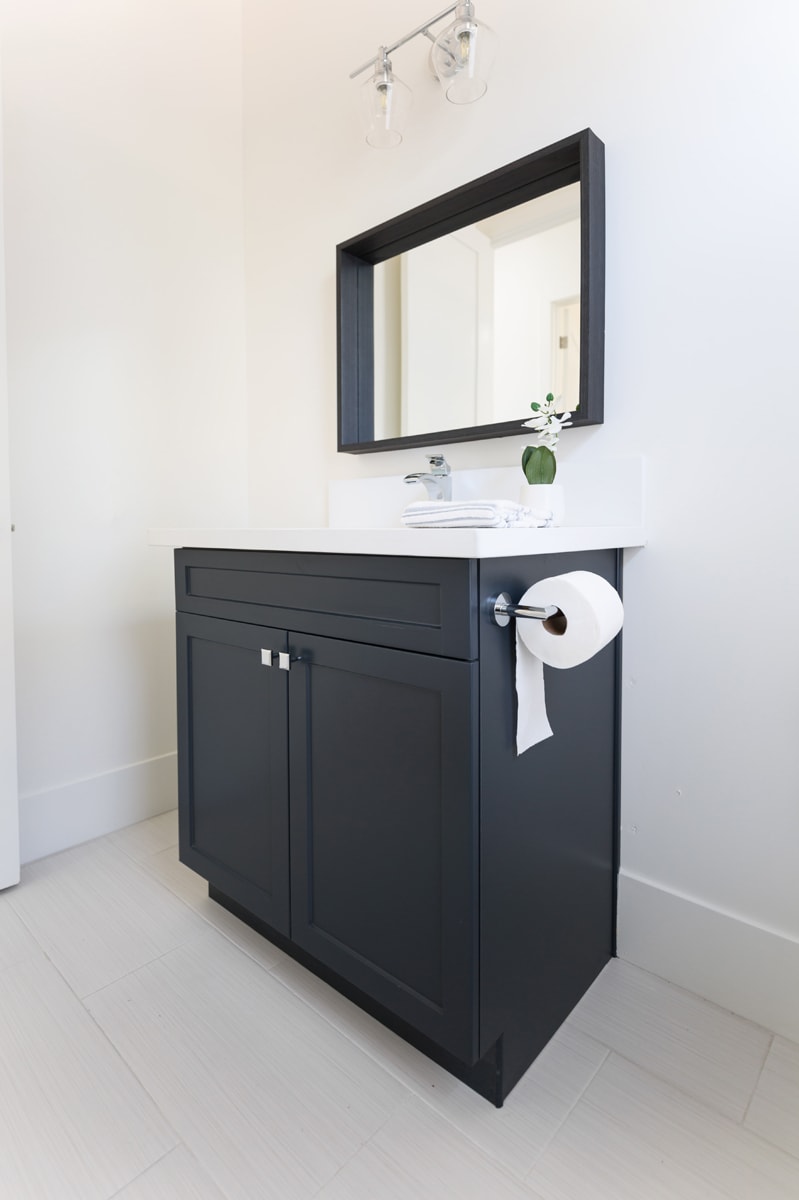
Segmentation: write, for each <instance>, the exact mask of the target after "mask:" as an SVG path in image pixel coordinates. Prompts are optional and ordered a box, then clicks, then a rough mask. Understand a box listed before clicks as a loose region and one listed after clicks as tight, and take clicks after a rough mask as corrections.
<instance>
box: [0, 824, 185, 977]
mask: <svg viewBox="0 0 799 1200" xmlns="http://www.w3.org/2000/svg"><path fill="white" fill-rule="evenodd" d="M10 899H11V904H12V907H13V908H14V910H15V912H16V913H17V914H18V916H20V917H21V918H22V920H23V921H24V923H25V925H26V926H27V927H28V929H29V930H30V932H31V933H32V934H33V936H34V937H35V938H36V940H37V942H38V943H39V945H40V946H41V947H42V949H43V950H44V951H45V952H46V954H47V955H48V957H49V958H51V959H52V961H53V963H54V964H55V966H56V967H58V969H59V971H61V973H62V974H63V976H64V978H65V979H66V980H67V982H68V983H69V985H70V986H71V987H72V988H74V990H75V992H76V993H77V994H78V995H79V996H87V995H89V994H90V993H91V992H93V991H96V990H97V989H98V988H101V987H104V986H105V985H106V984H107V983H110V982H111V981H112V980H114V979H120V978H121V977H122V976H123V975H126V974H127V973H128V972H129V971H133V970H135V969H136V967H139V966H141V965H142V964H143V963H146V962H149V961H150V960H151V959H154V958H158V957H159V956H160V955H162V954H165V953H166V952H167V950H171V949H173V948H174V947H175V946H179V945H180V944H181V942H184V941H185V940H186V939H187V938H189V937H191V936H192V934H194V933H197V932H198V931H199V930H200V929H202V928H204V926H203V925H202V922H201V921H200V920H199V918H198V917H197V915H196V914H195V913H193V912H191V911H190V909H188V908H187V907H186V905H185V904H182V903H181V902H180V901H179V900H178V899H177V898H176V897H175V896H173V895H172V894H171V893H170V892H169V891H167V889H166V888H164V887H162V886H161V885H159V884H158V883H157V882H156V881H155V880H154V879H153V878H152V876H150V875H148V874H146V872H144V871H143V870H142V869H141V867H139V866H138V865H137V864H136V863H134V862H132V861H131V859H129V858H128V857H127V856H126V855H125V854H123V853H122V852H121V851H119V850H117V849H115V848H114V847H113V846H110V845H108V844H105V843H103V842H89V843H87V844H86V845H85V846H78V847H76V849H74V850H67V851H65V852H64V853H63V854H56V855H53V857H52V858H42V859H40V860H39V861H38V862H35V863H32V864H30V866H27V867H24V868H23V874H22V882H21V883H20V884H19V886H18V887H17V888H15V889H14V892H13V895H12V896H11V897H10Z"/></svg>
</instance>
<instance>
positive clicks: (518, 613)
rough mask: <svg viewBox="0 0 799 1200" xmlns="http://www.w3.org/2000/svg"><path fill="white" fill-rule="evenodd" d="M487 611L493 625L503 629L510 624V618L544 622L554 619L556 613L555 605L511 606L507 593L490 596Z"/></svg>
mask: <svg viewBox="0 0 799 1200" xmlns="http://www.w3.org/2000/svg"><path fill="white" fill-rule="evenodd" d="M488 611H489V613H490V614H491V620H492V621H493V622H494V624H495V625H499V627H500V628H501V629H504V628H505V626H506V625H509V624H510V619H511V617H523V618H524V619H525V620H533V621H546V620H548V618H549V617H554V616H555V615H556V613H557V612H558V608H557V606H556V605H555V604H543V605H541V606H537V605H534V604H511V599H510V596H509V595H508V593H507V592H500V593H499V595H498V596H492V597H491V599H490V600H489V601H488Z"/></svg>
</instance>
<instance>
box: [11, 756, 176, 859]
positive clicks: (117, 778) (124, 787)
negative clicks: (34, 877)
mask: <svg viewBox="0 0 799 1200" xmlns="http://www.w3.org/2000/svg"><path fill="white" fill-rule="evenodd" d="M177 802H178V785H177V754H176V753H172V754H162V755H160V756H159V757H158V758H150V759H147V760H146V761H145V762H139V763H132V764H131V765H130V766H127V767H120V768H119V769H118V770H116V771H104V772H103V774H101V775H94V776H92V778H91V779H80V780H78V781H77V782H76V783H68V784H65V785H63V786H61V787H57V788H50V789H48V790H47V791H44V792H35V793H33V794H31V795H28V796H20V799H19V838H20V858H21V860H22V862H23V863H27V862H33V860H34V859H37V858H44V856H45V855H46V854H55V853H57V852H58V851H59V850H66V849H67V848H68V847H69V846H77V845H79V844H80V843H81V842H88V841H91V839H92V838H96V837H102V835H103V834H105V833H112V832H113V831H114V830H115V829H123V828H124V827H125V826H126V825H133V824H135V823H136V822H137V821H144V820H146V819H147V817H156V816H158V814H159V813H163V812H168V811H169V810H170V809H172V808H176V807H177Z"/></svg>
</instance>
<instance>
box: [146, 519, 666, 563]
mask: <svg viewBox="0 0 799 1200" xmlns="http://www.w3.org/2000/svg"><path fill="white" fill-rule="evenodd" d="M148 540H149V542H150V545H153V546H172V547H177V546H191V547H205V548H206V549H209V550H283V551H286V550H288V551H298V552H303V553H312V554H396V555H408V556H410V557H413V558H511V557H515V556H520V555H525V554H566V553H569V552H570V551H575V550H606V549H616V548H627V547H632V546H644V545H645V544H646V536H645V533H644V530H643V528H642V527H640V526H637V525H564V526H562V527H560V528H557V529H405V528H389V529H325V528H322V529H152V530H150V532H149V535H148Z"/></svg>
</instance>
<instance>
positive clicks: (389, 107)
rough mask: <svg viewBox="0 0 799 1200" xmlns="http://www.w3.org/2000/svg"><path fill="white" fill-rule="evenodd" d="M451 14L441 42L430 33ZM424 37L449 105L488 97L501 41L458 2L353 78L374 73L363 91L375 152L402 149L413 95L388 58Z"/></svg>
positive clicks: (468, 1) (470, 6)
mask: <svg viewBox="0 0 799 1200" xmlns="http://www.w3.org/2000/svg"><path fill="white" fill-rule="evenodd" d="M451 13H454V14H455V17H454V19H453V20H452V21H451V22H450V23H449V25H447V26H446V28H445V29H444V30H442V32H441V33H439V34H438V36H435V35H434V34H432V33H431V32H430V27H431V26H432V25H436V24H437V23H438V22H439V21H443V20H444V18H445V17H448V16H450V14H451ZM419 34H422V35H423V36H424V37H426V38H428V40H429V41H431V42H432V43H433V47H432V49H431V51H430V65H431V67H432V70H433V74H434V75H435V76H436V78H437V79H438V81H439V83H440V84H441V87H442V88H443V90H444V95H445V96H446V98H447V100H449V101H450V103H452V104H471V103H472V101H474V100H479V99H480V97H481V96H483V95H485V91H486V88H487V87H488V72H489V71H490V69H491V64H492V62H493V59H494V50H495V43H496V35H495V34H494V31H493V30H492V29H490V28H489V27H488V25H486V24H484V23H483V22H482V21H477V20H476V19H475V15H474V2H473V0H459V2H458V3H457V4H450V6H449V7H448V8H445V9H443V10H442V12H440V13H436V15H435V16H434V17H430V19H429V20H428V21H425V22H424V24H423V25H418V26H417V27H416V29H412V30H411V32H410V33H406V34H405V36H404V37H401V38H399V39H398V40H397V41H396V42H392V44H391V45H390V46H381V47H380V49H379V50H378V52H377V54H376V56H375V57H374V58H370V59H369V61H368V62H365V63H364V64H363V65H362V66H360V67H358V68H357V69H356V70H355V71H352V72H351V74H350V79H355V77H356V76H357V75H362V74H363V72H364V71H368V70H370V69H372V72H373V73H372V75H371V77H370V78H369V79H368V80H367V81H366V83H365V84H363V86H362V88H361V97H362V103H363V114H364V119H365V122H366V131H367V132H366V140H367V142H368V143H369V145H370V146H375V147H379V148H385V147H390V146H398V145H399V144H400V142H401V141H402V135H403V132H404V129H405V121H406V120H407V117H408V113H409V111H410V104H411V91H410V88H408V87H407V86H406V85H405V84H404V83H403V82H402V80H401V79H398V78H397V76H396V75H395V74H394V72H393V71H392V68H391V59H390V58H389V54H392V53H393V52H394V51H395V50H397V49H398V48H399V47H400V46H404V45H405V43H406V42H409V41H411V39H412V38H415V37H418V35H419Z"/></svg>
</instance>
